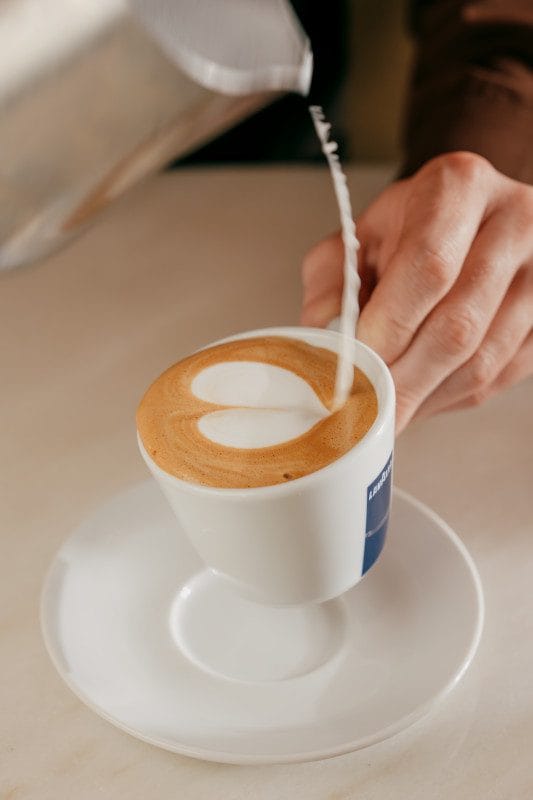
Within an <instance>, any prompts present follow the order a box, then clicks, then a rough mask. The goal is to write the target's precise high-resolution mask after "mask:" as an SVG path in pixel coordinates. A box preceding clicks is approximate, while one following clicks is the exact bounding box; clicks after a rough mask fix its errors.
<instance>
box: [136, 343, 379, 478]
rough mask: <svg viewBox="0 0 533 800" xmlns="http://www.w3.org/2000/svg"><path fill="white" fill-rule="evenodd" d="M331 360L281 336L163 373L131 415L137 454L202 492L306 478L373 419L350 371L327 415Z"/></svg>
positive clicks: (226, 348)
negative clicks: (339, 401)
mask: <svg viewBox="0 0 533 800" xmlns="http://www.w3.org/2000/svg"><path fill="white" fill-rule="evenodd" d="M335 373H336V354H335V353H333V352H331V351H330V350H327V349H324V348H320V347H314V346H312V345H309V344H307V343H306V342H303V341H301V340H297V339H289V338H285V337H280V336H265V337H256V338H251V339H239V340H236V341H232V342H227V343H225V344H221V345H216V346H214V347H210V348H207V349H206V350H202V351H200V352H198V353H195V354H194V355H192V356H189V357H188V358H186V359H184V360H183V361H180V362H179V363H177V364H175V365H174V366H172V367H170V369H168V370H167V371H166V372H164V373H163V374H162V375H161V376H160V377H159V378H158V379H157V380H156V381H155V382H154V383H153V384H152V386H151V387H150V388H149V389H148V391H147V392H146V394H145V396H144V397H143V399H142V401H141V403H140V405H139V409H138V412H137V428H138V431H139V435H140V437H141V440H142V443H143V445H144V448H145V450H146V451H147V453H148V454H149V455H150V457H151V458H152V459H153V460H154V461H155V462H156V464H158V466H160V467H161V468H162V469H163V470H164V471H166V472H168V473H170V474H171V475H174V476H176V477H178V478H181V479H182V480H185V481H189V482H193V483H200V484H204V485H207V486H217V487H225V488H247V487H249V488H251V487H257V486H269V485H274V484H277V483H283V482H285V481H287V480H292V479H294V478H298V477H301V476H303V475H307V474H309V473H311V472H315V471H316V470H318V469H321V468H322V467H324V466H326V465H327V464H329V463H331V462H332V461H335V460H336V459H337V458H339V457H340V456H341V455H343V454H344V453H346V452H347V451H348V450H350V449H351V448H352V447H353V446H354V444H356V443H357V442H358V441H359V439H361V438H362V437H363V436H364V435H365V433H366V432H367V431H368V430H369V428H370V427H371V425H372V423H373V422H374V420H375V418H376V416H377V398H376V393H375V391H374V389H373V387H372V384H371V383H370V381H369V380H368V378H367V377H366V375H364V374H363V373H362V372H361V371H360V370H357V369H354V377H353V383H352V387H351V392H350V394H349V396H348V400H347V402H346V403H345V405H344V406H343V407H342V408H341V409H339V410H338V411H336V412H335V413H333V414H331V413H330V412H329V410H328V409H329V407H330V406H331V403H332V399H333V392H334V387H335Z"/></svg>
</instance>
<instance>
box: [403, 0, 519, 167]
mask: <svg viewBox="0 0 533 800" xmlns="http://www.w3.org/2000/svg"><path fill="white" fill-rule="evenodd" d="M412 25H413V30H414V34H415V37H416V41H417V51H416V57H415V64H414V69H413V75H412V81H411V87H410V94H409V97H408V102H407V109H406V117H405V124H404V132H403V144H404V153H405V158H404V165H403V169H402V174H403V175H409V174H411V173H412V172H414V171H415V170H416V169H417V168H418V167H419V166H421V164H423V163H424V162H425V161H427V160H429V159H430V158H432V157H433V156H436V155H438V154H440V153H445V152H449V151H453V150H470V151H472V152H475V153H479V154H480V155H482V156H485V157H486V158H487V159H488V160H489V161H491V163H492V164H493V165H494V166H495V167H496V168H497V169H498V170H499V171H501V172H503V173H504V174H506V175H509V176H510V177H512V178H515V179H517V180H521V181H524V182H526V183H533V2H531V1H530V0H505V2H503V0H482V2H479V1H478V2H470V3H466V2H464V1H463V0H415V1H414V2H413V3H412Z"/></svg>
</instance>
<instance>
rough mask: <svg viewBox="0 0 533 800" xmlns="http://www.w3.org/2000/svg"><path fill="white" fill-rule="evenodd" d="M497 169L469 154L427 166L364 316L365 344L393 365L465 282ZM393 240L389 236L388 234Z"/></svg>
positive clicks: (361, 321)
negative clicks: (454, 287) (460, 278)
mask: <svg viewBox="0 0 533 800" xmlns="http://www.w3.org/2000/svg"><path fill="white" fill-rule="evenodd" d="M491 173H493V169H492V167H490V165H489V164H488V162H485V161H484V159H481V158H479V157H477V156H473V155H472V154H469V153H453V154H451V155H448V156H444V157H439V158H437V159H434V160H433V161H432V162H430V163H429V164H427V165H426V166H425V167H424V168H423V169H422V170H421V171H420V172H419V173H418V175H417V176H416V177H415V178H414V179H413V186H412V194H411V196H410V197H409V199H408V200H407V205H406V208H405V209H403V210H401V209H398V211H397V213H403V215H404V223H403V227H402V232H401V234H400V236H399V239H398V244H397V247H396V250H395V252H394V254H393V256H392V257H391V260H390V262H389V263H388V264H387V265H386V267H385V270H384V272H383V275H382V277H381V280H380V281H379V283H378V284H377V286H376V288H375V289H374V292H373V294H372V296H371V297H370V299H369V301H368V303H367V305H366V306H365V308H364V309H363V311H362V312H361V317H360V319H359V325H358V331H357V333H358V337H359V338H360V339H361V341H363V342H365V343H366V344H368V345H369V346H370V347H372V348H373V349H374V350H376V351H377V352H378V353H379V354H380V355H381V356H382V358H383V359H384V360H385V361H386V362H387V363H389V364H390V363H392V362H393V361H395V360H396V359H397V358H398V357H399V356H400V355H401V354H402V353H403V352H404V351H405V350H406V349H407V347H408V346H409V344H410V342H411V340H412V338H413V336H414V335H415V333H416V331H417V329H418V328H419V327H420V325H421V324H422V322H423V321H424V319H425V318H426V317H427V315H428V314H429V313H430V311H431V310H432V309H433V308H434V307H435V305H436V304H437V303H438V302H439V301H440V300H441V299H442V298H443V297H444V296H445V295H446V294H447V293H448V291H449V290H450V288H451V287H452V285H453V284H454V282H455V280H456V279H457V277H458V275H459V273H460V271H461V267H462V265H463V262H464V260H465V258H466V256H467V254H468V251H469V249H470V246H471V244H472V242H473V240H474V238H475V236H476V233H477V231H478V229H479V226H480V225H481V222H482V221H483V218H484V216H485V214H486V212H487V196H488V188H489V184H490V180H491V177H492V175H491ZM385 235H386V234H385Z"/></svg>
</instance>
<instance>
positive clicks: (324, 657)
mask: <svg viewBox="0 0 533 800" xmlns="http://www.w3.org/2000/svg"><path fill="white" fill-rule="evenodd" d="M344 623H345V620H344V614H343V609H342V601H340V600H331V601H329V602H327V603H321V604H309V605H304V606H296V607H276V606H266V605H261V604H259V603H255V602H254V601H253V600H248V599H246V598H243V597H241V596H240V595H239V594H237V592H235V591H234V590H233V589H232V588H231V586H229V585H228V584H227V583H226V582H225V581H224V580H222V579H221V578H219V577H217V575H216V574H214V573H213V572H212V571H211V570H205V571H203V572H200V573H197V574H196V575H195V576H194V577H193V578H192V579H191V580H190V581H188V582H187V583H186V584H185V585H184V586H183V587H182V589H181V590H180V592H179V594H178V596H177V597H176V599H175V601H174V603H173V606H172V610H171V614H170V627H171V632H172V637H173V640H174V642H175V643H176V644H177V646H178V647H179V649H180V650H181V652H182V653H183V655H185V656H186V657H187V658H188V659H189V660H190V661H192V662H193V663H194V664H195V665H196V666H197V667H200V668H201V669H203V670H205V671H207V672H209V673H211V674H213V675H216V676H217V677H223V678H226V679H229V680H236V681H246V682H253V683H256V682H265V681H280V680H287V679H289V678H295V677H298V676H301V675H305V674H306V673H309V672H312V671H313V670H315V669H318V668H319V667H320V666H322V665H323V664H325V663H327V662H328V661H330V660H331V659H332V658H334V657H335V655H336V654H337V653H338V652H339V651H340V649H341V647H342V642H343V639H344V630H345V624H344Z"/></svg>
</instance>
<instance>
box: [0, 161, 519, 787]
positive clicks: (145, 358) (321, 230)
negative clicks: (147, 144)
mask: <svg viewBox="0 0 533 800" xmlns="http://www.w3.org/2000/svg"><path fill="white" fill-rule="evenodd" d="M388 174H389V171H388V170H386V169H383V168H378V167H368V166H364V167H357V166H354V167H353V168H351V170H350V185H351V188H352V192H353V197H354V204H355V206H356V208H361V207H362V206H363V205H364V204H365V203H366V202H367V201H368V199H369V198H370V197H371V196H372V195H374V194H375V193H376V192H377V191H378V190H379V188H380V187H382V186H383V185H384V184H385V182H386V180H387V175H388ZM336 225H337V220H336V210H335V206H334V202H333V195H332V191H331V188H330V184H329V178H328V175H327V173H326V172H325V170H324V169H322V168H319V167H316V168H315V167H294V168H293V167H275V168H273V167H269V168H214V169H198V168H195V169H184V170H180V171H177V172H174V173H167V174H164V175H160V176H158V177H156V178H155V179H152V180H150V181H148V182H146V183H145V184H144V185H142V186H140V187H138V188H137V189H136V190H134V191H133V192H132V193H130V194H129V195H128V196H127V197H126V198H124V199H123V200H122V201H120V202H119V203H118V204H117V205H116V206H115V207H114V208H112V209H111V210H110V212H109V213H107V214H106V215H105V217H104V218H103V219H102V220H101V221H100V222H99V223H98V224H97V225H95V226H94V227H93V228H92V229H91V230H90V231H88V232H87V233H86V234H85V235H84V236H83V237H82V238H81V239H80V240H78V241H77V242H75V243H74V244H72V245H71V246H69V247H68V248H67V249H65V250H64V251H63V252H61V253H60V254H58V255H56V256H53V257H51V258H49V259H48V260H47V261H46V262H44V263H40V264H37V265H35V266H32V267H30V268H25V269H20V270H18V271H16V272H13V273H11V274H7V275H4V276H2V277H0V326H1V337H0V376H1V387H2V390H1V392H0V425H1V442H2V459H1V466H0V496H1V503H0V515H1V543H2V558H1V562H0V565H1V576H0V614H1V620H2V621H1V638H0V653H1V655H0V664H1V667H2V678H1V682H0V686H1V692H0V797H1V798H2V800H37V799H38V800H70V798H76V800H96V798H100V797H102V798H106V799H109V800H123V799H124V800H147V799H148V798H159V799H160V800H163V799H164V798H169V799H170V798H180V800H188V799H189V798H190V799H191V800H223V799H224V800H245V799H248V798H254V800H280V799H281V798H283V799H284V798H291V800H294V798H302V800H351V798H354V800H355V798H357V800H398V798H409V800H441V798H442V800H444V799H445V798H446V800H448V798H457V799H458V800H460V798H468V800H504V799H505V800H507V798H508V799H509V800H522V798H523V799H524V800H525V799H526V798H530V797H532V796H533V761H532V758H531V752H532V750H533V636H532V628H533V591H532V588H531V586H532V564H533V558H532V551H533V521H532V520H533V514H532V495H533V460H532V453H533V414H532V411H533V383H532V382H531V381H530V382H526V383H524V384H522V385H520V386H518V387H515V388H513V389H511V390H509V391H508V392H506V393H504V394H502V395H500V396H498V397H496V398H494V399H493V400H491V401H490V402H489V403H487V404H486V405H485V406H482V407H480V408H478V409H476V410H473V411H467V412H460V413H456V414H449V415H446V416H442V417H438V418H434V419H431V420H429V421H425V422H421V423H416V424H414V425H412V426H411V427H410V428H409V429H408V430H407V431H406V432H405V433H404V434H403V435H402V436H401V437H400V439H399V441H398V445H397V455H396V473H395V478H396V483H397V484H398V485H399V486H401V487H402V488H404V489H406V490H407V491H409V492H411V493H412V494H414V495H415V496H416V497H418V498H419V499H421V500H423V501H424V502H426V503H428V504H429V505H430V506H432V507H433V508H434V509H435V510H436V511H437V512H438V513H439V514H441V515H442V516H443V517H444V519H445V520H446V521H447V522H448V523H449V524H451V525H452V526H453V527H454V528H455V530H456V531H457V532H458V533H459V535H460V536H461V537H462V539H463V540H464V542H465V543H466V545H467V547H468V548H469V550H470V552H471V554H472V555H473V557H474V559H475V561H476V563H477V565H478V568H479V571H480V574H481V579H482V582H483V586H484V591H485V599H486V623H485V630H484V634H483V638H482V641H481V645H480V649H479V651H478V654H477V656H476V658H475V660H474V663H473V665H472V667H471V668H470V670H469V671H468V673H467V674H466V676H465V678H464V679H463V680H462V682H461V683H460V684H459V685H458V686H457V687H456V689H455V690H454V691H453V692H452V693H451V695H450V696H449V697H448V698H447V699H446V700H445V701H444V703H443V704H441V705H440V706H439V707H438V708H437V709H436V710H435V711H434V712H433V713H432V714H431V716H429V717H426V718H425V719H424V720H422V721H421V722H419V723H417V724H416V725H414V726H413V727H412V728H410V729H408V730H406V731H404V732H403V733H401V734H399V735H397V736H396V737H394V738H392V739H389V740H388V741H385V742H383V743H381V744H379V745H375V746H373V747H371V748H368V749H366V750H362V751H359V752H357V753H353V754H351V755H346V756H342V757H338V758H334V759H331V760H329V761H322V762H315V763H309V764H299V765H291V766H269V767H264V766H263V767H236V766H223V765H218V764H210V763H204V762H201V761H195V760H193V759H188V758H184V757H181V756H177V755H174V754H172V753H168V752H164V751H162V750H158V749H156V748H155V747H151V746H150V745H147V744H144V743H143V742H140V741H137V740H136V739H134V738H132V737H130V736H128V735H127V734H125V733H122V732H121V731H119V730H117V729H115V728H114V727H112V726H111V725H110V724H108V723H107V722H105V721H104V720H102V719H100V718H99V717H98V716H96V715H95V714H94V713H93V712H92V711H90V710H89V709H88V708H86V707H85V706H84V705H83V704H82V703H81V702H80V701H79V700H78V699H77V698H76V697H75V696H74V695H73V694H72V693H71V692H70V691H69V690H68V689H67V687H66V686H65V685H64V684H63V682H62V681H61V679H60V678H59V676H58V675H57V674H56V672H55V670H54V668H53V666H52V664H51V662H50V660H49V658H48V656H47V654H46V652H45V649H44V645H43V641H42V638H41V635H40V629H39V619H38V604H39V593H40V589H41V585H42V581H43V577H44V575H45V572H46V569H47V566H48V564H49V562H50V560H51V559H52V557H53V555H54V552H55V551H56V549H57V548H58V547H59V545H60V543H61V542H62V541H63V540H64V539H65V538H66V537H67V536H68V535H69V533H70V531H71V530H72V528H73V526H75V525H76V524H77V523H78V522H79V521H80V520H81V519H82V518H83V517H84V516H85V515H86V514H87V513H88V512H90V511H91V510H92V509H94V508H95V507H96V506H98V505H99V504H100V503H101V502H102V501H103V500H104V499H106V498H109V497H110V496H112V495H113V494H114V493H115V492H117V491H118V490H120V489H122V488H123V487H126V486H127V485H129V484H131V483H134V482H136V481H138V480H140V479H142V478H143V477H144V476H145V474H146V473H145V467H144V465H143V463H142V462H141V459H140V456H139V455H138V454H137V451H136V443H135V436H134V423H133V419H134V412H135V407H136V403H137V401H138V398H139V397H140V395H141V393H142V391H143V390H144V388H145V387H146V386H147V384H148V383H149V381H150V380H151V379H152V378H153V377H154V376H155V375H156V374H158V373H159V371H161V370H162V369H163V368H164V367H166V366H167V365H168V364H170V363H171V362H172V361H175V360H177V359H178V358H179V357H181V356H183V355H185V354H186V353H188V352H190V351H191V350H192V349H194V348H195V347H197V346H200V345H202V344H205V343H207V342H209V341H211V340H213V339H216V338H218V337H221V336H223V335H227V334H230V333H232V332H235V331H239V330H245V329H250V328H257V327H262V326H268V325H282V324H294V323H295V322H296V321H297V318H298V307H299V302H300V285H299V265H300V261H301V258H302V255H303V254H304V252H305V250H306V249H307V248H308V247H309V246H310V245H311V244H312V243H313V242H314V241H315V240H316V239H318V238H319V237H321V236H323V235H324V234H326V233H328V232H329V231H330V230H332V229H333V228H334V227H336Z"/></svg>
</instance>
